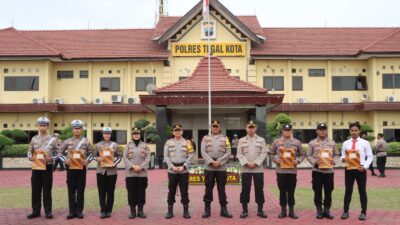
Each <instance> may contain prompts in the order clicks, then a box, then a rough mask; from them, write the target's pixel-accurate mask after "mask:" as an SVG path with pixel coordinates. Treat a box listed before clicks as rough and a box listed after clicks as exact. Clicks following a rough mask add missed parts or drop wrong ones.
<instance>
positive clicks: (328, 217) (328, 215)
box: [324, 208, 334, 220]
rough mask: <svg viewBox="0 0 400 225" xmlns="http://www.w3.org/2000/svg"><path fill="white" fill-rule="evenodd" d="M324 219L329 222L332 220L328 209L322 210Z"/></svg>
mask: <svg viewBox="0 0 400 225" xmlns="http://www.w3.org/2000/svg"><path fill="white" fill-rule="evenodd" d="M324 217H325V218H327V219H330V220H332V219H333V218H334V216H333V215H332V213H331V211H330V209H329V208H325V209H324Z"/></svg>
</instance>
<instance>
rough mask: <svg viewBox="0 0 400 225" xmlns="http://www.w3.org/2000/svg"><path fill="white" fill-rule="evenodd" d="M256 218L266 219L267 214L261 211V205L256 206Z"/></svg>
mask: <svg viewBox="0 0 400 225" xmlns="http://www.w3.org/2000/svg"><path fill="white" fill-rule="evenodd" d="M257 216H258V217H261V218H267V217H268V216H267V214H266V213H265V212H264V210H263V204H258V211H257Z"/></svg>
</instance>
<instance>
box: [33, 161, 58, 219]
mask: <svg viewBox="0 0 400 225" xmlns="http://www.w3.org/2000/svg"><path fill="white" fill-rule="evenodd" d="M31 185H32V212H33V213H40V209H41V208H42V205H41V198H42V191H43V208H44V212H45V213H46V214H49V213H51V209H52V198H51V189H52V187H53V166H52V165H47V166H46V170H32V177H31Z"/></svg>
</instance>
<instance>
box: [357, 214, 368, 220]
mask: <svg viewBox="0 0 400 225" xmlns="http://www.w3.org/2000/svg"><path fill="white" fill-rule="evenodd" d="M358 219H359V220H366V219H367V215H365V213H361V215H360V217H359V218H358Z"/></svg>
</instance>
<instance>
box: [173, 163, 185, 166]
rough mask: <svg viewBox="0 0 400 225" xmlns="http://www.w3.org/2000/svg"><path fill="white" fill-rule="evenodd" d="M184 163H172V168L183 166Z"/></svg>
mask: <svg viewBox="0 0 400 225" xmlns="http://www.w3.org/2000/svg"><path fill="white" fill-rule="evenodd" d="M183 164H184V163H172V165H174V166H183Z"/></svg>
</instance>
